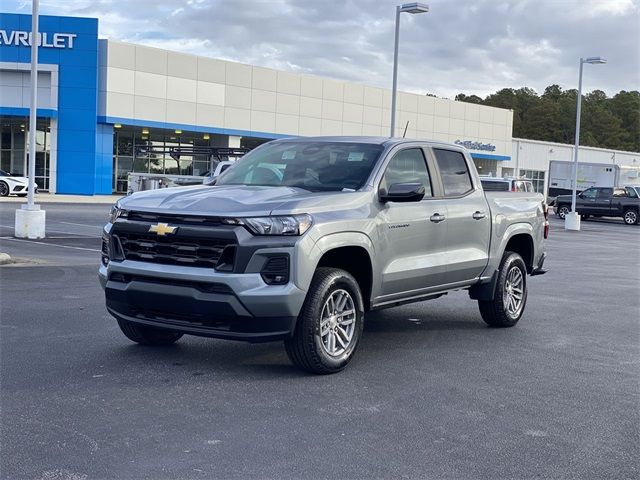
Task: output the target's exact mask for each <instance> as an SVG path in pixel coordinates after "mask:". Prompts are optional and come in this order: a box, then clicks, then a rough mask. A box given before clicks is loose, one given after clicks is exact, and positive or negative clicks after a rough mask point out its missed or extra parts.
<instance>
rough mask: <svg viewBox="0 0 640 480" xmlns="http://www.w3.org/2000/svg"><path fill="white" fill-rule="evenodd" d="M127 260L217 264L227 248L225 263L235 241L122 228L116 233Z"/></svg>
mask: <svg viewBox="0 0 640 480" xmlns="http://www.w3.org/2000/svg"><path fill="white" fill-rule="evenodd" d="M114 237H115V238H116V239H117V241H118V242H119V244H120V246H121V247H122V253H123V255H124V258H125V259H127V260H137V261H140V262H150V263H161V264H165V265H182V266H189V267H205V268H214V267H215V266H216V265H217V263H218V260H219V259H220V257H221V256H222V253H223V252H224V251H225V248H228V249H229V250H230V251H228V252H225V263H228V257H229V254H230V253H231V255H233V253H234V251H235V244H234V242H233V241H232V240H226V239H204V238H186V237H167V238H163V237H159V236H158V235H149V234H134V233H124V232H120V233H117V234H115V235H114Z"/></svg>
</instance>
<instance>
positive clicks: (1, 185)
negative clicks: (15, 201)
mask: <svg viewBox="0 0 640 480" xmlns="http://www.w3.org/2000/svg"><path fill="white" fill-rule="evenodd" d="M9 191H10V188H9V185H7V182H0V197H8V196H9Z"/></svg>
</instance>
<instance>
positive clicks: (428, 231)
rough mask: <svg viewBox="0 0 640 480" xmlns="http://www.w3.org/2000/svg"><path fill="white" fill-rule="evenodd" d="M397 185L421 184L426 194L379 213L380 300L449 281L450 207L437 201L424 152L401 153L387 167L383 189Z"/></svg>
mask: <svg viewBox="0 0 640 480" xmlns="http://www.w3.org/2000/svg"><path fill="white" fill-rule="evenodd" d="M397 183H421V184H422V185H423V186H424V188H425V192H426V193H425V196H424V198H423V199H422V200H420V201H414V202H406V203H405V202H393V201H388V202H386V203H384V204H383V205H382V207H381V210H380V212H379V214H378V215H377V218H376V221H377V229H378V238H379V240H380V249H379V254H380V258H379V262H380V264H381V266H382V271H381V277H382V278H381V287H382V288H381V292H380V293H381V297H378V299H377V301H380V302H384V301H389V300H393V299H394V297H407V296H412V295H420V294H421V293H422V292H423V291H425V290H427V289H429V288H430V287H434V286H438V285H441V284H442V283H444V280H445V277H446V248H445V239H446V228H447V226H446V222H444V221H441V220H438V218H440V217H442V220H444V218H445V217H446V215H447V209H446V204H445V202H444V200H442V199H435V198H434V197H433V186H432V183H431V177H430V174H429V169H428V168H427V161H426V158H425V155H424V152H423V150H422V149H421V148H417V147H416V148H406V149H404V150H401V151H399V152H397V153H396V154H395V155H394V156H393V158H392V159H391V161H390V162H389V164H388V165H387V167H386V170H385V173H384V175H383V177H382V180H381V182H380V190H381V191H382V190H386V189H388V188H389V187H390V186H391V185H393V184H397Z"/></svg>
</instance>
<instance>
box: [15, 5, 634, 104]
mask: <svg viewBox="0 0 640 480" xmlns="http://www.w3.org/2000/svg"><path fill="white" fill-rule="evenodd" d="M427 2H428V3H429V5H430V12H429V13H428V14H422V15H409V14H403V15H402V20H401V21H402V26H401V34H400V69H399V72H400V73H399V85H400V88H401V89H403V90H409V91H416V92H422V93H426V92H430V93H434V94H436V95H438V96H443V97H449V98H452V97H453V96H454V95H455V94H456V93H458V92H464V93H467V94H477V95H480V96H485V95H487V94H488V93H491V92H493V91H495V90H498V89H500V88H503V87H514V88H518V87H522V86H528V87H532V88H534V89H535V90H537V91H538V92H542V90H543V89H544V87H546V86H547V85H550V84H554V83H557V84H559V85H561V86H562V87H563V88H576V86H577V85H576V84H577V76H578V60H579V58H580V57H581V56H591V55H600V56H604V57H606V58H607V59H608V60H609V63H608V64H607V65H602V66H591V65H588V66H587V67H586V68H587V71H586V72H585V82H584V87H585V89H586V90H593V89H601V90H604V91H605V92H607V93H608V94H614V93H616V92H617V91H619V90H634V89H638V86H639V85H640V47H639V45H640V34H639V25H640V7H639V4H638V0H535V1H534V0H519V1H506V0H475V1H469V0H459V1H455V2H453V1H451V0H432V1H429V0H427ZM8 3H9V6H10V7H13V8H10V9H9V11H20V12H22V11H24V12H28V10H29V8H30V3H31V2H24V1H19V0H9V2H8ZM41 5H42V6H41V13H43V14H45V13H46V14H53V15H55V14H59V15H80V16H95V17H98V18H99V19H100V25H101V34H102V35H103V36H106V37H108V38H113V39H118V40H124V41H131V42H136V43H144V44H148V45H155V46H159V47H163V48H169V49H174V50H180V51H187V52H191V53H196V54H200V55H208V56H212V57H219V58H225V59H229V60H235V61H240V62H245V63H252V64H256V65H263V66H267V67H274V68H279V69H285V70H293V71H298V72H305V73H311V74H317V75H322V76H329V77H334V78H339V79H344V80H350V81H356V82H361V83H365V84H373V85H378V86H381V87H389V86H390V84H391V66H392V60H393V30H394V19H395V12H394V8H395V5H396V2H395V1H391V0H342V1H338V0H314V1H310V0H269V1H256V0H253V1H251V0H235V1H233V2H231V1H220V0H188V1H175V0H174V1H168V0H153V1H149V0H138V1H134V2H131V1H121V0H66V1H65V2H59V1H55V0H42V1H41ZM5 8H6V7H5Z"/></svg>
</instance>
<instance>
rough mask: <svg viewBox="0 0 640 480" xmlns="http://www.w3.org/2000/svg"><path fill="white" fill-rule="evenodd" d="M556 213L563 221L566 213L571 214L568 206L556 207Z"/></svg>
mask: <svg viewBox="0 0 640 480" xmlns="http://www.w3.org/2000/svg"><path fill="white" fill-rule="evenodd" d="M556 211H557V212H558V216H559V217H560V218H561V219H563V220H564V217H566V216H567V213H570V212H571V207H569V205H558V209H557V210H556Z"/></svg>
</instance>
